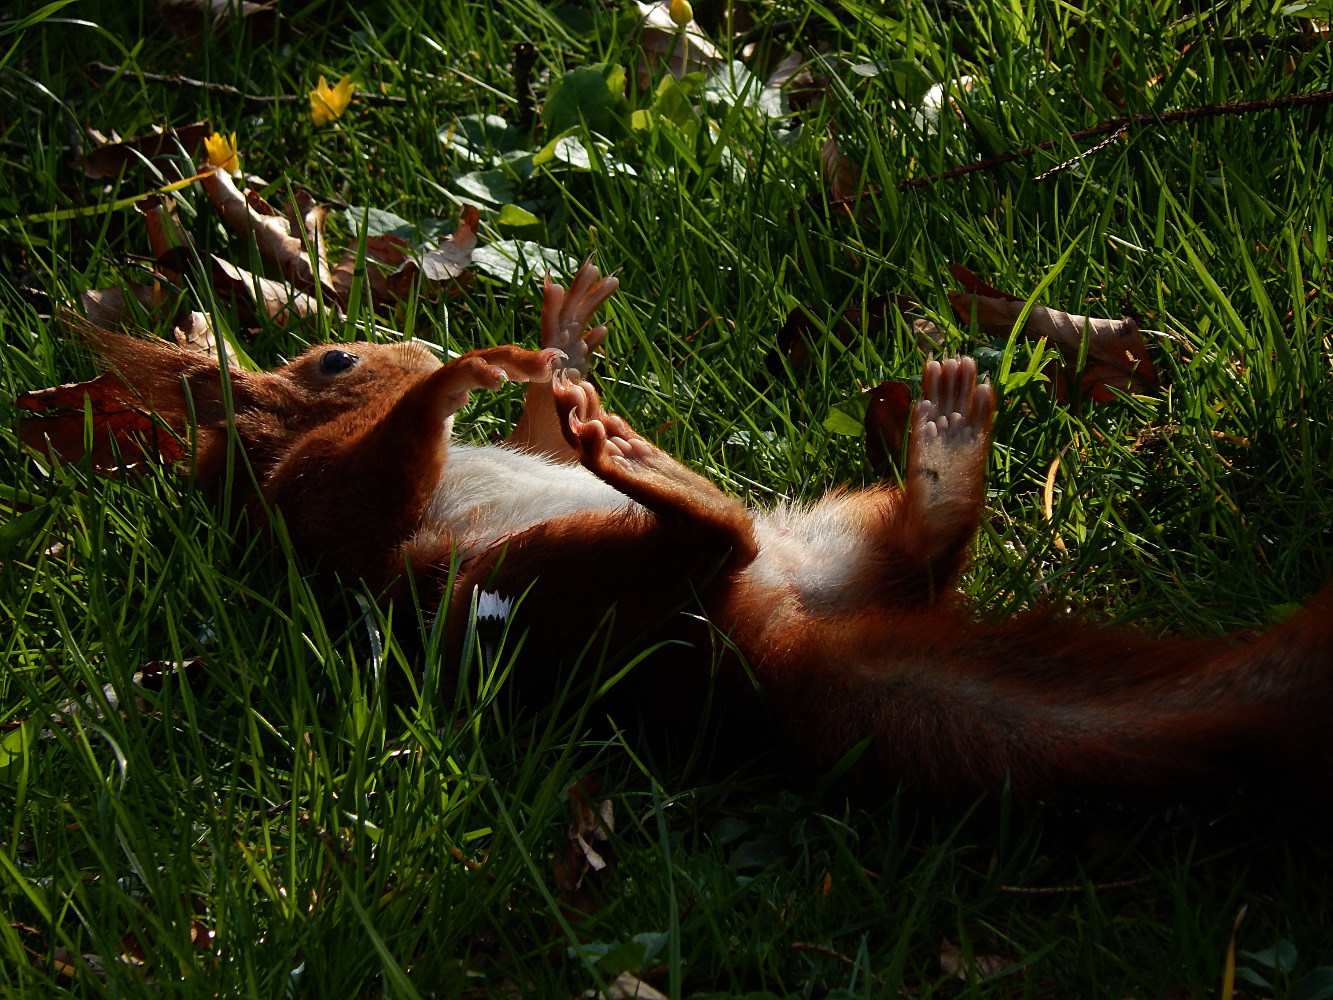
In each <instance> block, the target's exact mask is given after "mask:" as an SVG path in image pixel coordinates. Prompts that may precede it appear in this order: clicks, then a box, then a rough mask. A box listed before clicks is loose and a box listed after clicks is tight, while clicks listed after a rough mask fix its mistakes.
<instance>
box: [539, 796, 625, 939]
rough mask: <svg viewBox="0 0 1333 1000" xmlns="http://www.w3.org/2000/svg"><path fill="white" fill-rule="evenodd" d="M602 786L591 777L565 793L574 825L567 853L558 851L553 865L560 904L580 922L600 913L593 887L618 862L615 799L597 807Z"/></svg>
mask: <svg viewBox="0 0 1333 1000" xmlns="http://www.w3.org/2000/svg"><path fill="white" fill-rule="evenodd" d="M601 783H602V781H601V777H600V776H599V775H597V774H595V773H594V774H587V775H584V776H583V777H582V778H580V779H579V780H578V781H576V782H575V783H574V784H573V785H571V786H570V788H569V790H568V791H566V792H565V796H566V798H568V799H569V808H570V812H571V813H573V817H574V822H573V824H572V825H571V826H570V828H569V831H568V837H569V843H568V845H567V847H566V850H565V853H564V854H563V855H562V854H561V853H560V852H559V851H557V852H556V854H555V856H554V859H553V863H554V868H555V881H556V884H557V885H558V886H560V890H561V891H560V895H559V897H558V898H559V901H560V903H561V904H562V906H563V907H564V909H565V910H566V912H567V914H568V916H569V917H570V919H572V920H574V921H576V922H577V921H580V920H582V919H583V917H585V916H587V915H589V914H591V913H594V912H596V909H597V901H596V899H595V897H594V893H593V888H594V887H595V886H597V885H600V884H602V883H603V882H605V881H606V880H607V879H608V878H609V877H610V875H611V874H612V873H613V872H614V865H615V861H616V857H615V852H614V850H613V848H612V846H611V839H610V834H611V833H614V832H615V828H616V822H615V813H614V811H613V806H612V804H611V800H610V799H603V800H602V801H601V802H598V803H597V804H596V805H594V804H593V797H594V796H595V795H596V794H597V792H598V791H599V790H600V789H601Z"/></svg>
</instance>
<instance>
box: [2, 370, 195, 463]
mask: <svg viewBox="0 0 1333 1000" xmlns="http://www.w3.org/2000/svg"><path fill="white" fill-rule="evenodd" d="M15 405H16V406H17V407H18V408H19V409H20V410H22V411H24V412H25V413H29V414H34V416H28V417H24V418H23V419H21V420H20V421H19V438H20V440H22V442H23V443H24V445H26V446H27V447H29V448H31V449H33V450H34V451H37V452H43V453H45V452H47V451H48V450H49V451H53V452H55V453H56V454H57V455H59V456H60V457H61V458H63V459H64V460H65V461H67V462H79V461H81V460H82V459H83V458H84V456H85V455H89V456H90V458H91V461H92V465H93V468H94V469H96V470H97V471H98V472H105V473H113V472H122V471H126V470H129V469H133V468H134V467H135V466H136V465H138V463H139V462H141V461H142V460H144V459H146V458H151V459H160V460H162V461H165V462H179V461H180V460H181V459H183V458H184V457H185V449H184V447H183V446H182V445H181V442H180V439H179V438H177V437H176V435H175V434H173V433H172V432H171V431H170V430H168V429H167V428H165V427H164V426H162V424H161V423H159V422H158V421H156V420H155V419H154V418H153V415H152V414H151V413H149V412H148V411H146V410H144V409H140V408H139V407H137V406H135V405H134V394H133V392H132V391H131V390H130V389H129V388H128V387H127V386H126V385H125V383H124V382H123V381H122V380H121V379H120V377H119V376H117V375H116V374H115V373H113V372H107V373H106V374H104V375H99V376H98V377H97V378H95V379H92V380H91V381H89V382H78V383H70V384H68V385H58V386H55V387H54V388H51V389H37V390H35V391H33V392H25V393H23V394H22V395H20V396H19V397H18V399H17V400H15ZM85 407H86V410H85ZM85 416H86V418H87V420H89V421H91V423H92V433H91V440H92V447H91V449H89V448H87V447H85V445H86V443H87V442H86V435H85Z"/></svg>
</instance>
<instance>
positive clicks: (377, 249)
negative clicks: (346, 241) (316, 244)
mask: <svg viewBox="0 0 1333 1000" xmlns="http://www.w3.org/2000/svg"><path fill="white" fill-rule="evenodd" d="M366 263H367V264H368V265H369V266H368V267H367V268H366V278H367V281H368V283H369V285H370V299H371V305H372V307H373V308H374V309H376V310H380V309H384V308H390V309H391V308H392V306H393V303H395V302H397V301H398V300H400V299H405V298H407V297H408V296H409V295H411V294H412V283H413V281H414V280H415V279H416V276H417V274H418V273H419V272H420V267H419V266H418V264H417V262H416V259H415V258H414V257H413V256H412V244H410V243H408V242H407V240H405V239H403V238H402V237H401V236H393V235H390V234H389V233H385V234H383V235H381V236H369V237H367V238H366ZM355 275H356V251H355V250H348V251H347V252H346V253H345V254H343V257H342V260H340V261H338V266H337V267H335V268H334V269H333V271H332V273H331V274H330V275H329V284H330V285H331V286H332V287H333V294H334V297H335V298H336V299H337V300H338V304H339V305H340V306H343V307H344V308H345V307H346V306H347V302H348V298H349V297H350V296H351V293H352V279H353V277H354V276H355Z"/></svg>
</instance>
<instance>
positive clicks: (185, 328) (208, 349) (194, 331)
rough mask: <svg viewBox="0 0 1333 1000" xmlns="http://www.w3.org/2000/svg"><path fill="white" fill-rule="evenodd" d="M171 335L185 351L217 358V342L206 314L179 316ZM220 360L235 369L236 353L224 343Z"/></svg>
mask: <svg viewBox="0 0 1333 1000" xmlns="http://www.w3.org/2000/svg"><path fill="white" fill-rule="evenodd" d="M171 335H172V337H173V338H175V341H176V343H177V344H179V345H180V346H181V347H183V348H185V349H186V350H187V351H198V352H199V353H200V354H207V355H208V356H209V357H213V358H216V357H218V340H217V337H216V336H214V334H213V324H212V323H211V322H210V321H209V318H208V315H207V314H206V313H201V312H194V311H192V312H187V313H185V314H184V315H182V316H180V317H179V318H178V319H177V320H176V323H175V325H174V326H172V328H171ZM222 360H223V361H224V362H225V363H226V364H227V365H229V366H231V367H235V366H236V365H237V363H238V359H237V357H236V352H235V351H233V350H232V349H231V345H230V344H228V343H227V342H226V341H223V343H222Z"/></svg>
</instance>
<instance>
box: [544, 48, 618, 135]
mask: <svg viewBox="0 0 1333 1000" xmlns="http://www.w3.org/2000/svg"><path fill="white" fill-rule="evenodd" d="M628 119H629V102H628V101H627V100H626V99H625V69H624V67H623V66H618V65H616V64H614V63H597V64H595V65H593V66H581V67H579V68H578V69H572V70H570V71H569V72H568V73H566V74H565V75H564V76H562V77H561V78H560V79H559V80H557V81H556V82H555V83H554V84H553V85H552V86H551V90H550V93H548V94H547V95H546V103H545V104H544V105H543V106H542V123H543V124H544V125H545V126H546V129H547V132H548V133H551V134H555V133H561V132H565V131H567V130H568V129H571V128H574V127H575V126H577V125H586V126H587V127H588V129H589V130H590V131H592V132H596V133H597V134H598V135H604V136H606V137H607V138H608V139H612V140H615V139H619V138H620V137H621V136H622V135H624V134H625V129H626V125H627V122H628Z"/></svg>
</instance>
